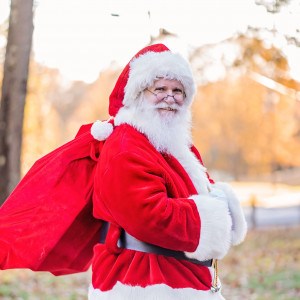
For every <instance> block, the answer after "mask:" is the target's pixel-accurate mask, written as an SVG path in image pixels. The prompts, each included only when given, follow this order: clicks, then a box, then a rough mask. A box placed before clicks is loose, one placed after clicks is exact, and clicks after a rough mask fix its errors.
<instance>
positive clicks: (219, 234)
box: [185, 195, 232, 260]
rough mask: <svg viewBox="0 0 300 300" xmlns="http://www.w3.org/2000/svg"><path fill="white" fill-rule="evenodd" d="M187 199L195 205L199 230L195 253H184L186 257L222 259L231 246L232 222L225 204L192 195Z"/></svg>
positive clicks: (209, 198)
mask: <svg viewBox="0 0 300 300" xmlns="http://www.w3.org/2000/svg"><path fill="white" fill-rule="evenodd" d="M189 198H191V199H193V200H194V201H195V203H196V205H197V209H198V212H199V215H200V220H201V230H200V241H199V245H198V247H197V249H196V251H195V252H185V254H186V256H188V257H189V258H195V259H198V260H208V259H212V258H217V259H221V258H223V257H224V256H225V255H226V253H227V252H228V250H229V248H230V245H231V226H232V220H231V217H230V215H229V211H228V207H227V203H225V202H223V201H220V200H218V199H215V198H213V197H210V196H204V195H194V196H191V197H189Z"/></svg>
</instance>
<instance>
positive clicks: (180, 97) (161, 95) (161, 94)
mask: <svg viewBox="0 0 300 300" xmlns="http://www.w3.org/2000/svg"><path fill="white" fill-rule="evenodd" d="M146 90H147V91H148V92H150V93H151V94H153V95H155V96H156V98H157V100H158V101H163V100H166V99H167V98H168V97H173V99H174V100H175V101H178V102H180V101H182V100H183V99H184V98H185V93H184V92H182V91H178V92H175V93H174V95H169V94H167V93H165V92H158V93H157V94H156V93H153V92H151V91H150V90H148V89H146Z"/></svg>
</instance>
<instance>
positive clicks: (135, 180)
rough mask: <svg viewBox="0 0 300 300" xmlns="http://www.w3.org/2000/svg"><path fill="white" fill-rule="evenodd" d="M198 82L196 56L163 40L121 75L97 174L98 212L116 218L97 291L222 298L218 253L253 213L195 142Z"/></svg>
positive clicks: (97, 255) (97, 263)
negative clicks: (211, 171) (212, 170)
mask: <svg viewBox="0 0 300 300" xmlns="http://www.w3.org/2000/svg"><path fill="white" fill-rule="evenodd" d="M195 90H196V86H195V82H194V79H193V76H192V72H191V70H190V67H189V64H188V63H187V62H186V61H185V60H184V59H183V58H182V57H181V56H180V55H178V54H174V53H172V52H171V51H169V49H167V48H166V47H165V46H164V45H153V46H149V47H147V48H145V49H143V50H142V51H140V52H139V53H138V54H137V55H136V56H135V57H134V58H133V59H132V60H131V61H130V63H129V64H128V65H127V66H126V68H125V69H124V71H123V72H122V74H121V76H120V77H119V79H118V82H117V84H116V86H115V88H114V91H113V92H112V94H111V96H110V114H111V115H112V116H113V117H114V126H115V127H114V130H113V133H112V134H111V135H110V136H109V137H108V139H107V140H106V142H105V144H104V147H103V149H102V152H101V157H100V163H99V164H98V166H97V170H96V175H95V195H94V200H93V203H94V216H95V217H96V218H99V219H102V220H105V221H107V227H109V228H108V230H107V232H106V230H103V232H105V233H104V236H103V237H102V238H101V243H99V244H98V245H96V246H95V248H94V260H93V280H92V285H91V287H90V291H89V299H91V300H92V299H95V300H96V299H128V300H129V299H131V300H132V299H149V300H150V299H164V300H166V299H170V300H171V299H172V300H174V299H224V298H223V297H222V296H221V289H220V282H219V281H218V278H217V277H216V274H215V269H214V267H213V266H212V262H213V259H214V260H217V259H221V258H223V257H224V256H225V255H226V253H227V252H228V250H229V248H230V246H231V245H235V244H239V243H240V242H242V241H243V239H244V237H245V234H246V222H245V218H244V215H243V212H242V209H241V205H240V202H239V200H238V199H237V197H236V196H235V194H234V193H233V191H232V189H231V188H230V186H229V185H227V184H225V183H214V182H213V181H212V180H211V179H210V178H209V176H208V174H207V172H206V168H205V167H204V166H203V164H202V160H201V158H200V155H199V153H198V151H197V150H196V148H195V147H194V146H193V144H192V138H191V111H190V107H191V104H192V101H193V98H194V94H195ZM97 126H98V125H97V124H95V125H94V126H93V127H92V134H94V135H95V136H97ZM98 130H100V131H101V125H100V129H98ZM100 135H101V134H100Z"/></svg>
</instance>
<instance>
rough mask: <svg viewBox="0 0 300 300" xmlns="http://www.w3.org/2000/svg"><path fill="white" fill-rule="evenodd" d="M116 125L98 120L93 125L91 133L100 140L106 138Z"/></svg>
mask: <svg viewBox="0 0 300 300" xmlns="http://www.w3.org/2000/svg"><path fill="white" fill-rule="evenodd" d="M113 130H114V127H113V125H112V124H111V123H108V121H99V120H98V121H96V122H95V123H94V124H93V125H92V127H91V135H92V136H93V137H94V139H96V140H98V141H104V140H106V139H107V138H108V137H109V136H110V135H111V134H112V132H113Z"/></svg>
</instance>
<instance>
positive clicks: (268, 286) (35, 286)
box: [0, 227, 300, 300]
mask: <svg viewBox="0 0 300 300" xmlns="http://www.w3.org/2000/svg"><path fill="white" fill-rule="evenodd" d="M299 232H300V227H294V228H285V229H284V228H281V229H272V230H251V231H249V233H248V235H247V238H246V240H245V242H244V243H243V244H242V245H240V246H238V247H234V248H232V249H231V250H230V252H229V254H228V255H227V257H226V258H225V259H224V260H222V261H220V262H219V276H220V278H221V280H222V284H223V295H224V296H225V298H226V299H227V300H241V299H246V300H252V299H255V300H296V299H300V234H299ZM90 281H91V272H90V271H89V272H87V273H83V274H76V275H69V276H62V277H54V276H53V275H51V274H47V273H38V274H36V273H33V272H31V271H28V270H8V271H0V282H1V284H0V299H1V300H21V299H28V300H86V299H87V289H88V286H89V284H90Z"/></svg>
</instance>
